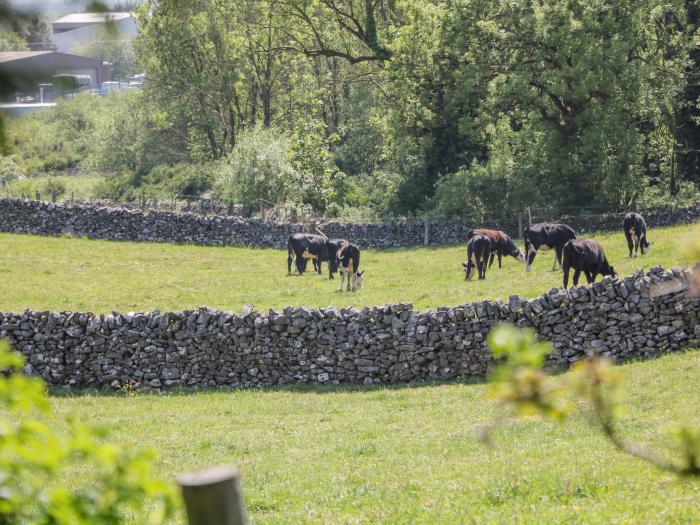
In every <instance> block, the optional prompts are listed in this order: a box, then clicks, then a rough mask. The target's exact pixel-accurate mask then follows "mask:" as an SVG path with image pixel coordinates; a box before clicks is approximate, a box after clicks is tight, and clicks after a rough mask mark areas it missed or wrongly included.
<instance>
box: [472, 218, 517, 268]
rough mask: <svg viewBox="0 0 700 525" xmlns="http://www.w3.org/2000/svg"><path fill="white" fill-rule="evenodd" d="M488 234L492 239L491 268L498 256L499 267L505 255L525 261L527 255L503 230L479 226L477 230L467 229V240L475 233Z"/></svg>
mask: <svg viewBox="0 0 700 525" xmlns="http://www.w3.org/2000/svg"><path fill="white" fill-rule="evenodd" d="M479 234H481V235H486V236H487V237H488V238H489V239H490V240H491V259H490V260H489V268H491V265H492V264H493V260H494V258H495V257H496V256H498V267H499V268H501V267H502V266H501V259H502V258H503V256H508V255H509V256H511V257H514V258H516V259H517V260H519V261H520V262H522V263H524V262H525V256H524V255H523V253H522V252H521V251H520V249H519V248H518V247H517V246H516V245H515V243H514V242H513V241H512V239H511V238H510V237H509V236H508V234H506V233H505V232H502V231H501V230H489V229H487V228H477V229H476V230H468V231H467V242H469V240H470V239H471V238H472V237H474V236H475V235H479Z"/></svg>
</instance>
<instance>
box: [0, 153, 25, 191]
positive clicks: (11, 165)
mask: <svg viewBox="0 0 700 525" xmlns="http://www.w3.org/2000/svg"><path fill="white" fill-rule="evenodd" d="M23 178H24V173H22V170H21V169H20V167H19V166H18V165H17V164H16V163H15V161H14V160H13V159H12V157H6V156H0V187H5V186H7V185H8V184H9V183H10V182H14V181H16V180H20V179H23Z"/></svg>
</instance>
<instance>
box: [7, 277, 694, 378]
mask: <svg viewBox="0 0 700 525" xmlns="http://www.w3.org/2000/svg"><path fill="white" fill-rule="evenodd" d="M688 272H689V271H687V270H686V271H681V270H673V271H665V270H664V269H663V268H661V267H657V268H654V269H652V270H650V271H649V273H648V274H647V275H644V274H643V272H642V271H641V270H639V271H638V272H637V273H635V274H634V275H632V276H630V277H626V278H624V279H621V280H612V279H610V278H609V277H608V278H605V279H604V280H603V281H601V282H598V283H594V284H593V285H591V286H589V287H584V286H577V287H574V288H572V289H570V290H568V291H567V290H563V289H553V290H552V291H550V292H549V293H546V294H544V295H542V296H541V297H539V298H536V299H533V300H526V299H523V298H521V297H518V296H511V297H510V298H509V300H508V302H507V303H506V302H500V301H484V302H479V303H474V304H465V305H462V306H457V307H449V308H448V307H445V308H438V309H435V310H429V311H423V312H419V311H415V310H413V308H412V306H411V305H410V304H392V305H386V306H379V307H374V308H364V309H362V310H355V309H353V308H342V309H337V308H320V309H307V308H286V309H285V310H284V311H282V312H277V311H274V310H270V311H269V312H267V313H260V312H255V311H253V312H250V313H247V314H245V315H237V314H233V313H228V312H221V311H214V310H210V309H207V308H201V309H199V310H194V311H189V310H186V311H181V312H168V313H161V312H159V311H154V312H151V313H125V314H122V313H116V312H114V313H113V314H111V315H95V314H91V313H79V312H61V313H54V312H41V311H31V310H27V311H25V312H22V313H0V338H9V340H10V341H11V343H12V345H13V346H14V348H16V349H17V350H19V351H21V352H22V353H23V354H24V356H25V358H26V360H27V366H26V368H25V372H27V373H29V374H34V375H39V376H42V377H43V378H44V379H45V380H46V381H47V382H48V383H50V384H52V385H62V386H70V387H105V388H121V387H124V386H125V385H130V386H132V387H135V388H142V389H151V388H167V387H176V386H186V387H224V386H225V387H264V386H272V385H280V384H287V383H347V382H350V383H366V384H367V383H396V382H408V381H414V380H425V379H430V380H432V379H451V378H456V377H464V376H472V375H482V374H484V373H485V372H486V371H487V369H488V368H489V366H490V364H491V362H492V357H491V355H490V353H489V350H488V348H487V346H486V344H485V340H486V336H487V334H488V332H489V330H490V329H491V327H493V326H494V325H495V324H497V323H501V322H511V323H515V324H516V325H519V326H531V327H533V328H534V329H535V330H536V331H537V333H538V334H539V337H540V338H542V339H546V340H549V341H552V343H553V344H554V348H555V350H554V352H553V354H552V355H551V356H550V357H549V361H550V363H552V364H554V363H556V364H559V365H568V364H569V363H571V362H573V361H576V360H578V359H581V358H583V357H584V356H585V355H587V354H588V353H592V354H595V355H606V356H610V357H612V358H613V359H616V360H617V359H623V358H636V357H648V356H653V355H657V354H661V353H664V352H670V351H674V350H677V349H679V348H682V347H684V346H687V345H698V344H700V323H698V319H699V317H700V298H698V297H697V296H692V295H691V294H688V293H686V292H687V287H688V276H689V273H688Z"/></svg>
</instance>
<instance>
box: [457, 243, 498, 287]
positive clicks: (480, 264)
mask: <svg viewBox="0 0 700 525" xmlns="http://www.w3.org/2000/svg"><path fill="white" fill-rule="evenodd" d="M490 256H491V239H489V238H488V236H486V235H484V234H476V235H474V236H473V237H472V238H471V239H469V242H468V243H467V262H464V263H462V266H464V279H465V280H466V281H471V278H472V275H473V269H474V267H475V266H476V268H477V270H478V271H479V279H486V265H487V264H488V262H489V257H490Z"/></svg>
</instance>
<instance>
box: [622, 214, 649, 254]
mask: <svg viewBox="0 0 700 525" xmlns="http://www.w3.org/2000/svg"><path fill="white" fill-rule="evenodd" d="M622 229H623V230H624V232H625V238H626V239H627V247H628V248H629V250H630V257H637V251H638V250H639V248H641V249H642V255H646V254H647V253H649V252H650V251H651V243H650V242H648V241H647V223H646V222H644V217H642V216H641V215H639V214H638V213H635V212H630V213H628V214H626V215H625V218H624V220H623V221H622ZM632 237H634V243H632ZM632 248H634V255H632Z"/></svg>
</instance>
